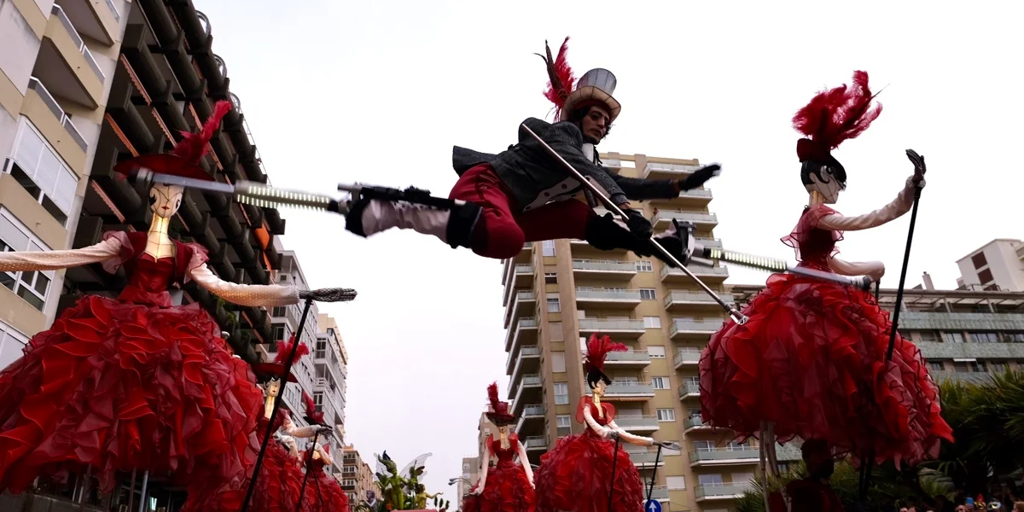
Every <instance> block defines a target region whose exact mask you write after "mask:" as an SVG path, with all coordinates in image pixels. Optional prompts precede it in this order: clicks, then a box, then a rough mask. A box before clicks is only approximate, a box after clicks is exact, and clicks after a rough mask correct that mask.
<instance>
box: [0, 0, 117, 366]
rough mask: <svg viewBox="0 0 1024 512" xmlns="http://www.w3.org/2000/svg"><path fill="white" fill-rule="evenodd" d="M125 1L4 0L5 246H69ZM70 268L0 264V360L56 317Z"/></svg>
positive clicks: (0, 40) (1, 220) (0, 171)
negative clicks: (1, 268)
mask: <svg viewBox="0 0 1024 512" xmlns="http://www.w3.org/2000/svg"><path fill="white" fill-rule="evenodd" d="M128 7H129V4H127V3H126V2H124V1H123V0H105V1H103V2H100V1H90V0H57V1H56V2H55V1H54V0H36V1H31V2H29V1H24V0H0V106H2V108H0V158H2V168H0V250H2V251H39V250H44V251H45V250H61V249H68V248H70V247H72V242H73V241H74V233H75V229H76V228H77V226H78V223H79V221H78V219H79V215H80V213H81V211H82V204H83V202H84V201H85V196H86V191H87V189H88V186H89V174H90V170H91V169H92V167H93V161H94V159H95V158H96V155H97V145H98V142H99V139H100V132H101V129H102V127H103V124H104V115H105V113H106V103H107V92H108V91H109V90H110V88H111V85H112V83H114V81H115V69H116V67H117V64H118V58H119V52H120V48H121V40H122V36H123V34H124V26H125V24H126V21H127V17H126V16H125V14H124V13H126V12H127V11H128ZM64 275H65V272H64V271H40V272H0V284H3V286H2V287H0V368H2V367H5V366H7V365H8V364H10V363H11V362H12V361H14V360H15V359H17V358H18V357H21V351H22V348H23V347H24V345H25V343H27V341H28V338H30V337H31V336H32V335H34V334H35V333H37V332H39V331H41V330H43V329H44V328H46V327H47V326H49V325H50V323H52V322H53V319H54V317H55V316H56V314H57V310H58V303H59V302H60V296H61V290H62V287H63V283H64Z"/></svg>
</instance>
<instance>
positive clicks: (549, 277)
mask: <svg viewBox="0 0 1024 512" xmlns="http://www.w3.org/2000/svg"><path fill="white" fill-rule="evenodd" d="M544 282H545V283H557V282H558V274H556V273H554V272H545V273H544Z"/></svg>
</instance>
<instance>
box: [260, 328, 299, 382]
mask: <svg viewBox="0 0 1024 512" xmlns="http://www.w3.org/2000/svg"><path fill="white" fill-rule="evenodd" d="M295 343H296V341H295V335H294V334H293V335H292V337H291V339H289V340H288V341H279V342H277V355H276V356H274V362H273V363H259V364H257V365H255V366H253V371H254V372H255V373H256V375H257V376H259V377H261V378H264V379H280V378H282V377H283V376H284V366H285V363H286V362H287V361H288V354H290V353H291V351H292V347H294V346H295ZM297 350H298V351H297V352H296V353H295V361H292V364H293V365H294V364H295V362H297V361H298V360H299V359H300V358H302V356H305V355H308V354H309V347H307V346H306V345H305V344H304V343H299V348H298V349H297ZM288 382H298V380H297V379H296V378H295V375H294V374H291V373H289V374H288Z"/></svg>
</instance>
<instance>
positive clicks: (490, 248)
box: [448, 164, 597, 259]
mask: <svg viewBox="0 0 1024 512" xmlns="http://www.w3.org/2000/svg"><path fill="white" fill-rule="evenodd" d="M448 197H449V199H461V200H463V201H467V202H470V203H475V204H477V205H479V206H480V207H481V208H483V212H482V213H481V214H480V220H479V221H477V225H476V230H475V231H474V232H473V240H472V242H471V243H472V246H473V247H472V248H473V252H474V253H476V254H479V255H480V256H484V257H486V258H498V259H505V258H511V257H513V256H515V255H516V254H519V252H520V251H522V250H523V245H524V244H525V243H526V242H538V241H542V240H558V239H562V238H576V239H581V240H582V239H584V238H586V232H587V223H588V222H589V221H590V219H591V218H593V217H596V216H597V213H595V212H594V210H593V209H592V208H591V207H590V206H588V205H587V204H585V203H582V202H580V201H573V200H568V201H559V202H554V203H550V204H547V205H544V206H542V207H540V208H537V209H536V210H531V211H528V212H523V213H520V214H513V213H512V206H513V200H512V199H511V194H510V193H509V191H508V189H507V188H506V187H505V184H504V183H502V182H501V180H500V179H499V178H498V175H497V174H495V172H494V168H492V167H491V166H490V164H480V165H478V166H476V167H473V168H472V169H470V170H468V171H466V173H465V174H463V175H462V176H461V177H460V178H459V181H458V182H457V183H455V186H454V187H452V191H451V193H450V194H449V195H448ZM516 209H517V210H518V208H516Z"/></svg>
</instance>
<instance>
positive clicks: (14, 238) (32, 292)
mask: <svg viewBox="0 0 1024 512" xmlns="http://www.w3.org/2000/svg"><path fill="white" fill-rule="evenodd" d="M49 250H50V248H49V247H47V246H45V245H43V242H42V241H41V240H39V239H37V238H36V237H35V236H33V235H32V234H31V232H30V231H29V230H28V228H26V227H25V226H24V225H23V224H22V223H21V222H18V219H16V218H15V217H14V215H12V214H11V213H10V212H9V211H7V209H6V208H0V252H15V251H49ZM52 280H53V271H51V270H46V271H42V270H40V271H36V270H26V271H21V272H0V284H2V285H4V286H6V287H7V288H8V289H9V290H11V291H12V292H14V293H15V294H17V295H18V296H19V297H21V298H22V299H25V302H28V303H29V304H31V305H32V307H34V308H36V309H38V310H39V311H42V310H43V308H44V307H45V306H46V294H47V292H49V290H50V281H52Z"/></svg>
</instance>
